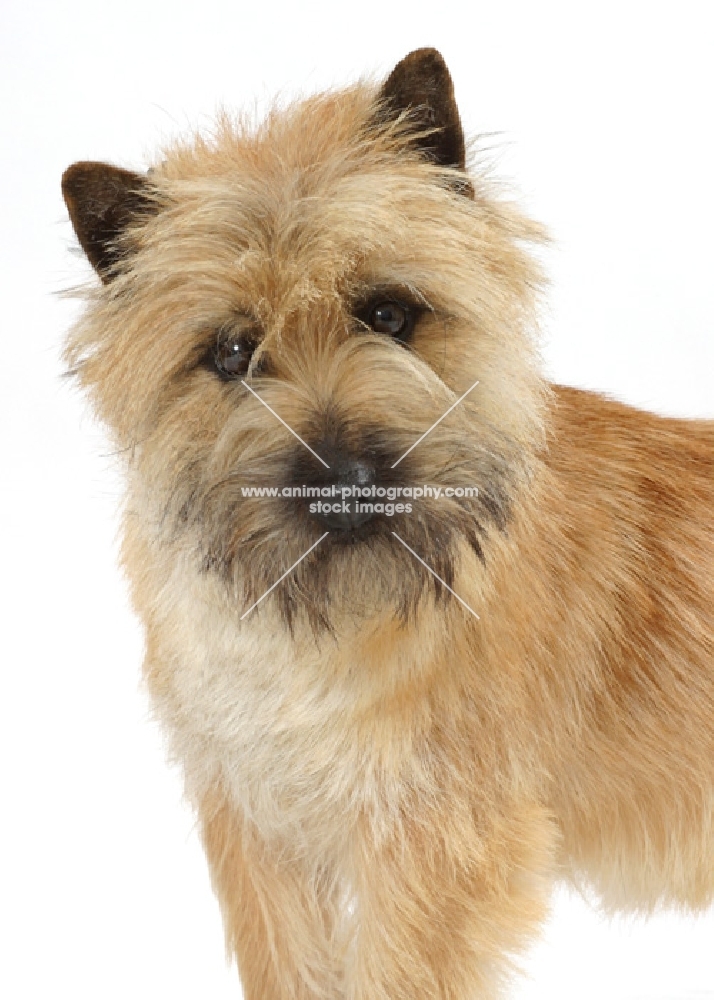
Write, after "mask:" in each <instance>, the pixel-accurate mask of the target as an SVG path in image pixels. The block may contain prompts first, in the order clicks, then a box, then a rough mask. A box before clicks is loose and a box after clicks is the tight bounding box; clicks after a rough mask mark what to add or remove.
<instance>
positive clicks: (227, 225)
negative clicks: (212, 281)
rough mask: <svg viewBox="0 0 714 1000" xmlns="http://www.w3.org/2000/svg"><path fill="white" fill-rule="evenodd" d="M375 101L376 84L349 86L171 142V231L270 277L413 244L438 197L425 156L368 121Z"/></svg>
mask: <svg viewBox="0 0 714 1000" xmlns="http://www.w3.org/2000/svg"><path fill="white" fill-rule="evenodd" d="M373 111H374V93H373V92H372V91H371V90H370V89H369V88H365V87H356V88H354V89H353V90H350V91H346V92H341V93H339V94H329V95H320V96H318V97H317V98H313V99H310V100H307V101H304V102H302V103H300V104H298V105H295V106H291V107H290V108H288V109H285V110H282V111H278V110H276V111H274V112H272V113H271V114H270V115H269V116H268V117H267V118H266V120H265V121H264V122H263V123H261V124H260V125H259V126H257V127H254V128H252V129H251V128H248V127H247V126H245V125H244V124H242V123H240V122H238V123H236V122H235V121H232V120H229V119H227V118H224V119H223V120H221V121H219V124H218V127H217V129H216V131H215V134H214V138H213V140H212V141H211V142H207V141H203V140H198V141H196V143H195V144H194V145H193V146H191V147H187V146H184V147H179V148H177V149H175V150H174V151H173V152H172V153H170V154H169V157H168V159H167V161H166V163H165V166H164V174H165V176H166V177H167V179H168V181H169V186H170V191H169V193H170V194H171V195H172V196H173V200H174V201H175V203H176V206H177V208H176V211H175V212H174V213H173V215H172V219H173V221H174V223H175V234H176V237H177V239H179V240H181V241H182V242H183V241H185V245H186V247H187V248H188V247H189V246H190V242H189V241H191V240H193V241H194V243H195V245H196V246H198V245H199V243H198V240H199V239H200V242H201V246H202V251H201V252H202V253H203V254H204V259H205V258H206V256H207V255H211V254H212V255H214V256H216V257H217V258H218V257H220V258H221V259H223V258H228V257H230V256H231V255H232V260H233V262H234V268H235V269H238V270H241V271H242V272H243V275H244V277H245V279H246V280H250V279H251V276H252V277H254V279H255V280H256V281H258V282H261V283H265V282H266V279H267V278H268V277H270V278H271V282H272V284H273V285H275V284H276V282H277V283H279V284H293V283H294V282H295V279H296V277H299V279H300V282H301V283H304V280H305V279H308V278H309V279H310V280H312V281H314V282H317V283H318V284H320V283H326V282H327V283H331V284H334V282H335V280H339V277H340V275H341V274H343V273H346V272H354V271H355V270H359V268H360V266H361V265H362V264H363V263H364V262H365V261H366V260H369V264H370V267H371V268H375V267H376V268H379V267H380V261H383V264H384V267H385V268H389V266H390V264H391V263H392V262H394V261H396V260H398V259H400V258H403V257H404V255H405V253H406V252H407V251H409V252H410V253H414V252H416V251H417V249H418V243H419V240H418V237H419V230H420V229H422V230H423V229H424V227H425V225H426V224H428V222H429V220H431V221H432V222H433V220H434V218H437V217H439V218H440V224H441V225H442V227H443V224H444V215H443V212H442V213H439V212H438V206H439V205H441V207H442V208H443V203H444V200H445V197H446V195H445V192H444V190H443V188H439V186H438V185H436V184H434V183H433V181H431V180H429V181H427V183H425V179H426V176H425V175H426V172H428V170H429V169H430V168H429V165H428V164H426V163H424V162H423V161H421V162H420V161H419V160H418V158H416V157H409V156H408V155H406V156H405V155H404V154H403V152H402V151H400V150H399V149H398V148H397V147H396V145H395V142H394V137H393V136H391V137H390V136H389V135H385V134H384V133H383V132H380V130H379V129H377V128H373V127H371V121H372V119H373ZM167 235H168V234H167Z"/></svg>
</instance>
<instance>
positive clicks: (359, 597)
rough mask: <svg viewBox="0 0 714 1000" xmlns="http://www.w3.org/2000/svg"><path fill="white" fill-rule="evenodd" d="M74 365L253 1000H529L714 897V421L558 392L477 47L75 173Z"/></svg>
mask: <svg viewBox="0 0 714 1000" xmlns="http://www.w3.org/2000/svg"><path fill="white" fill-rule="evenodd" d="M62 187H63V194H64V198H65V201H66V204H67V208H68V211H69V215H70V218H71V221H72V224H73V227H74V230H75V232H76V235H77V238H78V240H79V243H80V245H81V247H82V248H83V250H84V251H85V253H86V256H87V257H88V259H89V261H90V262H91V264H92V265H93V267H94V269H95V270H96V272H97V274H98V276H99V278H100V279H101V280H100V281H99V282H97V283H96V284H95V285H93V286H92V287H91V288H90V289H88V290H87V293H86V297H87V304H86V308H85V310H84V312H83V315H82V317H81V318H80V320H79V321H78V323H77V324H76V326H75V327H74V329H73V330H72V331H71V333H70V336H69V340H68V343H67V347H66V360H67V364H68V366H69V369H70V371H71V372H72V373H73V374H74V376H75V378H76V380H77V382H78V383H79V385H80V386H81V387H82V388H83V390H84V391H85V392H86V393H87V394H88V397H89V399H90V401H91V404H92V405H93V408H94V410H95V412H96V413H97V415H98V416H99V418H101V420H102V421H103V422H104V424H105V425H106V426H107V427H108V428H109V430H110V432H111V435H112V437H113V440H114V441H115V442H116V446H117V448H118V450H119V452H120V454H121V456H122V459H123V462H124V466H125V474H126V503H125V509H124V518H123V549H122V553H123V555H122V560H123V566H124V569H125V571H126V574H127V576H128V580H129V583H130V587H131V594H132V599H133V604H134V607H135V609H136V612H137V614H138V615H139V617H140V619H141V621H142V622H143V625H144V629H145V635H146V659H145V666H144V674H145V678H146V682H147V686H148V690H149V693H150V699H151V703H152V706H153V709H154V711H155V713H156V715H157V717H158V719H159V720H160V722H161V724H162V726H163V727H164V730H165V732H166V733H167V734H168V737H169V741H170V747H171V754H172V756H173V757H174V758H175V759H176V760H178V761H179V762H180V764H181V766H182V768H183V773H184V775H185V783H186V791H187V795H188V797H189V799H190V801H191V802H192V803H193V805H194V806H195V809H196V810H197V814H198V817H199V821H200V828H201V832H202V837H203V843H204V845H205V851H206V855H207V859H208V865H209V868H210V873H211V878H212V883H213V886H214V888H215V892H216V894H217V897H218V900H219V902H220V906H221V910H222V914H223V920H224V925H225V932H226V940H227V945H228V949H229V952H230V954H231V955H232V956H234V957H235V959H236V960H237V964H238V969H239V973H240V977H241V980H242V984H243V989H244V993H245V996H246V998H247V1000H288V998H290V1000H298V998H300V1000H307V998H310V1000H315V998H321V1000H337V998H344V1000H415V998H417V997H418V998H420V1000H426V998H433V1000H437V998H438V1000H466V998H476V997H478V998H492V997H495V996H499V995H502V992H503V990H504V988H505V987H506V985H507V982H508V979H509V977H510V975H511V974H512V972H513V969H514V967H515V966H514V962H515V961H517V956H518V954H519V952H521V951H522V950H523V949H524V948H525V947H527V945H528V944H529V943H530V942H531V941H532V940H533V938H534V937H535V936H536V935H537V933H538V929H539V927H540V925H541V923H542V921H543V920H544V918H545V916H546V914H547V912H548V903H549V898H550V894H551V890H552V887H553V885H554V883H555V882H556V881H557V880H560V879H565V880H569V881H570V882H571V883H575V884H577V885H578V886H586V887H588V889H589V891H593V892H595V893H597V895H598V897H599V899H600V900H601V902H602V905H603V906H604V907H605V908H606V909H609V910H616V909H621V908H626V909H629V910H637V911H640V912H649V911H651V910H652V909H653V908H654V907H655V905H658V904H665V905H667V904H669V905H676V906H679V907H685V908H690V909H698V908H702V907H705V906H707V905H708V904H709V902H710V901H711V900H712V897H713V895H714V422H711V421H709V422H708V421H688V420H675V419H665V418H662V417H659V416H655V415H651V414H648V413H645V412H641V411H639V410H636V409H632V408H630V407H628V406H625V405H623V404H621V403H618V402H614V401H612V400H610V399H608V398H605V397H603V396H601V395H597V394H594V393H590V392H585V391H582V390H577V389H573V388H567V387H565V386H560V385H553V384H549V383H548V382H547V381H546V379H545V378H544V376H543V374H542V372H541V368H540V365H539V360H538V323H537V317H538V309H539V305H540V302H541V298H542V294H543V289H544V277H543V274H542V273H541V268H540V265H539V263H538V248H539V245H540V244H541V243H542V242H543V241H544V240H545V239H546V238H547V237H546V234H545V232H544V230H543V229H542V228H541V227H540V226H539V225H537V224H536V223H534V222H532V221H530V220H529V219H527V218H526V217H525V216H524V215H523V214H522V212H521V211H519V209H518V208H517V207H516V206H514V205H513V204H510V203H508V202H506V201H505V200H504V199H503V198H502V197H500V195H499V194H498V193H497V192H496V191H495V190H494V189H493V187H492V184H491V182H490V181H489V179H488V178H487V177H486V176H484V175H483V172H482V171H479V170H478V169H476V168H472V169H469V168H468V167H467V158H466V144H465V140H464V134H463V129H462V125H461V121H460V117H459V112H458V109H457V105H456V103H455V98H454V89H453V83H452V80H451V77H450V75H449V72H448V69H447V67H446V65H445V63H444V60H443V59H442V57H441V55H440V54H439V53H438V52H437V51H436V50H434V49H420V50H417V51H415V52H412V53H411V54H410V55H408V56H407V57H406V58H405V59H403V60H402V61H401V62H400V63H398V65H397V66H396V67H395V68H394V70H393V71H392V72H391V74H390V75H389V76H388V77H387V78H386V79H385V80H384V81H383V82H381V83H380V84H374V83H371V82H364V81H363V82H360V83H358V84H356V85H354V86H351V87H348V88H346V89H343V90H340V91H335V92H328V93H323V94H320V95H317V96H314V97H311V98H309V99H306V100H302V101H298V102H296V103H293V104H290V105H288V106H283V107H280V106H276V107H275V108H274V109H273V110H272V111H271V112H270V113H269V114H268V115H267V117H266V118H265V120H263V121H262V122H260V123H257V124H256V123H251V122H249V121H247V120H246V119H240V118H238V119H236V118H233V117H231V116H229V115H227V114H223V115H222V116H221V117H220V118H219V120H218V122H217V124H216V127H215V131H214V132H213V133H212V134H211V135H210V136H206V135H200V134H198V135H195V136H192V137H189V138H188V139H186V140H180V141H177V142H176V143H175V144H173V145H171V146H170V147H168V148H166V149H164V150H163V151H161V153H160V154H159V155H158V157H157V159H156V162H155V164H154V166H153V167H151V168H150V169H149V171H148V172H147V173H134V172H132V171H127V170H124V169H120V168H117V167H114V166H109V165H106V164H101V163H86V162H83V163H77V164H74V165H73V166H71V167H70V168H69V169H68V170H67V171H66V172H65V174H64V177H63V183H62Z"/></svg>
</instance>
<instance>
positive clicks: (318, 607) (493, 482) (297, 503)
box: [164, 427, 519, 632]
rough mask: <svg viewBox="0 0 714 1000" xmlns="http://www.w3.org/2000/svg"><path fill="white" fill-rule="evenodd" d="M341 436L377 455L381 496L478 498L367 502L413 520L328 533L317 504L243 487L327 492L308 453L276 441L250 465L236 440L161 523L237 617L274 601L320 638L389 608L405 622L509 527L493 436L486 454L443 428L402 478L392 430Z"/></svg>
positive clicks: (188, 474)
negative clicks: (417, 492) (395, 491)
mask: <svg viewBox="0 0 714 1000" xmlns="http://www.w3.org/2000/svg"><path fill="white" fill-rule="evenodd" d="M339 436H340V435H338V437H339ZM415 436H416V435H415ZM343 437H344V435H343ZM348 437H349V445H350V450H351V453H354V454H367V455H371V456H373V457H374V456H376V482H377V484H378V485H379V486H384V487H396V486H402V487H403V486H412V487H413V486H424V485H425V484H434V485H438V486H439V487H441V488H442V491H443V489H444V488H445V487H447V486H453V487H464V486H471V487H473V486H475V487H476V488H477V490H478V493H477V495H476V496H473V497H464V498H456V497H452V498H445V497H444V496H443V494H442V496H441V497H440V498H439V499H435V498H433V497H425V498H421V499H419V500H409V498H408V497H400V496H397V497H395V498H394V499H390V498H388V497H387V496H383V497H370V498H363V499H361V501H360V502H368V503H384V504H386V503H394V504H396V503H397V502H402V503H411V505H412V511H411V513H394V514H392V515H391V516H390V515H388V514H386V513H376V514H375V515H374V516H373V518H372V519H371V520H369V521H368V522H367V523H366V524H365V525H362V526H360V527H359V528H358V529H357V530H354V531H335V530H329V528H328V526H327V525H324V524H321V523H320V522H319V521H317V520H315V518H314V517H313V516H311V515H310V514H309V511H308V505H309V504H310V503H311V502H315V501H314V497H313V498H310V497H306V498H303V497H299V498H297V497H292V498H290V499H288V498H284V497H282V496H273V497H269V496H264V497H247V496H244V494H243V491H244V489H245V488H247V487H258V488H260V487H267V488H271V487H278V489H279V490H280V489H281V488H282V487H284V486H289V487H293V486H294V487H299V488H301V487H303V486H306V485H307V486H309V485H310V484H314V483H319V482H320V481H324V471H323V470H322V469H321V467H320V466H319V464H318V463H317V461H316V460H315V459H314V458H313V457H312V456H311V455H310V453H309V452H308V451H307V449H302V448H301V447H300V446H297V445H296V449H297V450H292V449H291V450H290V451H287V450H286V449H285V442H284V439H283V441H282V442H281V447H280V449H278V450H275V451H272V452H271V453H270V454H269V455H267V456H265V455H264V454H263V455H255V454H252V455H251V453H250V451H251V450H250V449H247V450H246V451H243V452H242V451H241V442H240V439H239V438H238V439H236V441H235V442H234V444H233V447H232V448H231V452H232V454H231V456H230V459H229V460H226V456H225V455H224V456H223V460H222V461H221V462H220V463H216V461H215V456H213V460H206V462H205V463H201V462H199V461H198V460H195V461H194V462H192V463H191V464H190V465H188V466H187V467H186V468H185V471H184V473H183V475H182V476H181V477H179V479H178V480H177V482H176V483H175V484H174V489H173V490H172V493H171V497H170V499H169V501H168V502H167V503H166V507H165V510H164V524H165V525H166V526H168V527H169V533H170V535H171V536H172V537H173V538H174V539H178V538H179V537H180V538H181V539H182V540H183V541H184V542H185V541H187V540H188V541H189V544H190V546H191V548H192V550H193V551H194V552H195V558H196V565H197V568H198V569H199V571H200V572H203V573H211V574H215V575H217V576H218V577H219V578H220V579H222V580H223V582H224V583H225V585H226V587H227V588H228V589H229V591H230V594H231V595H232V598H233V599H234V600H235V604H236V614H237V617H240V616H241V615H242V614H244V613H245V612H246V611H247V610H248V609H250V608H251V607H252V606H253V605H255V604H256V602H260V603H258V604H257V606H256V607H255V608H254V610H253V611H251V614H259V613H260V611H261V608H262V607H265V606H267V605H268V602H270V603H272V605H273V607H274V608H277V609H278V611H279V613H280V615H281V616H282V618H283V620H284V622H285V624H286V625H287V626H288V628H290V629H292V628H293V627H294V624H295V622H296V621H297V620H298V619H299V618H301V617H304V618H305V619H306V620H307V621H308V623H309V625H310V626H311V628H312V629H313V631H316V632H319V631H322V630H325V629H334V628H335V627H336V626H337V625H338V624H339V622H341V621H345V620H346V619H347V620H350V621H359V620H360V619H368V618H370V617H373V616H374V615H375V614H378V613H380V612H384V611H385V610H387V609H391V611H392V612H393V614H394V615H395V616H396V617H397V618H399V619H401V620H403V621H405V622H406V621H407V620H409V619H410V618H411V617H413V616H414V615H416V613H417V609H418V607H419V605H420V603H421V602H423V601H428V600H431V601H434V602H436V603H437V604H440V603H445V602H448V601H449V600H451V599H452V593H451V591H450V589H449V588H453V585H454V580H455V577H456V574H457V571H458V567H459V561H460V559H461V558H462V557H463V554H464V552H465V551H471V552H473V553H475V554H476V555H477V556H478V558H479V559H481V560H484V559H485V558H486V555H485V549H486V539H487V535H488V532H489V530H492V529H494V528H495V529H498V530H503V529H504V528H505V526H506V524H507V521H508V518H509V512H510V505H511V496H512V490H513V486H514V482H515V480H516V479H517V478H518V472H519V470H518V463H517V462H516V461H514V460H511V461H509V460H508V459H507V458H506V457H505V456H507V455H509V453H510V454H513V452H514V449H513V447H509V443H508V442H506V441H504V440H502V439H500V440H498V448H494V447H493V441H494V440H496V439H497V435H495V432H494V431H493V429H490V434H489V435H488V437H489V439H490V440H491V442H492V444H491V446H490V447H489V446H487V445H486V444H485V443H484V438H483V436H482V438H481V443H479V442H478V441H475V440H467V439H465V436H464V434H463V428H461V429H460V430H454V431H452V432H449V431H447V430H446V429H443V428H440V429H439V433H438V438H437V437H436V435H435V440H434V441H432V442H426V441H425V442H423V443H422V444H421V445H419V454H418V455H416V454H415V455H409V456H407V457H406V458H405V459H404V461H402V462H400V463H399V465H398V466H397V468H392V465H393V464H394V463H395V462H396V460H397V459H398V458H399V457H400V454H403V451H404V449H403V448H402V445H403V441H402V440H393V434H392V431H391V430H385V429H383V428H377V427H372V428H361V429H360V431H359V432H358V433H356V432H355V430H354V429H351V431H350V434H349V435H348ZM313 440H314V439H313ZM246 452H247V453H246ZM336 499H339V497H337V498H336ZM353 502H354V498H353ZM327 531H329V533H328V534H326V535H325V532H327ZM322 535H325V537H323V538H322V540H321V541H319V543H318V544H317V545H316V546H315V548H314V549H312V551H310V552H309V553H308V550H309V549H311V546H313V545H315V543H316V542H318V540H319V539H320V538H321V536H322ZM397 536H398V537H397ZM410 550H411V551H410ZM305 553H308V554H307V555H305ZM303 557H304V558H303ZM417 557H418V558H417ZM420 560H423V562H420ZM424 564H426V566H425V565H424ZM427 566H428V567H429V568H428V569H427V568H426V567H427ZM291 567H292V568H291ZM288 570H289V571H290V572H288ZM430 571H431V572H430ZM282 577H284V578H283V579H281V578H282ZM278 581H280V582H279V583H278ZM276 584H277V586H276ZM444 584H446V586H444ZM268 591H270V593H269V594H268V596H267V597H265V599H264V601H261V598H263V597H264V595H265V594H266V593H267V592H268Z"/></svg>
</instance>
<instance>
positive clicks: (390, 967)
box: [345, 805, 556, 1000]
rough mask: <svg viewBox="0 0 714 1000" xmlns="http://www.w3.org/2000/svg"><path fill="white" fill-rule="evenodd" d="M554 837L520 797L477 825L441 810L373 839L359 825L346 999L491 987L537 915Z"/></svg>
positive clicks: (441, 999)
mask: <svg viewBox="0 0 714 1000" xmlns="http://www.w3.org/2000/svg"><path fill="white" fill-rule="evenodd" d="M461 818H462V819H463V814H462V817H461ZM434 819H435V820H436V819H437V817H436V816H435V817H434ZM555 841H556V833H555V829H554V827H553V825H552V822H551V820H550V818H549V816H548V815H547V814H546V812H545V811H544V810H541V809H540V808H539V807H537V806H526V805H521V806H514V807H513V809H512V811H511V812H510V814H506V815H504V816H503V817H501V818H500V819H499V820H498V821H497V822H495V823H494V822H491V821H489V825H488V828H484V829H481V830H477V829H476V826H475V825H473V826H472V825H471V824H470V823H469V822H467V823H465V824H460V822H459V819H458V817H457V816H456V814H455V813H449V812H448V811H447V812H444V813H443V814H442V815H441V817H440V821H439V822H434V823H433V824H432V823H430V822H429V821H428V820H426V821H425V819H424V816H415V817H414V820H413V821H405V822H404V823H402V824H400V829H399V830H398V831H395V832H394V833H393V834H390V835H389V836H388V837H387V838H386V839H385V840H384V841H383V842H382V843H380V844H376V843H375V841H374V838H373V837H370V835H369V834H367V833H365V835H364V837H363V838H362V839H361V841H360V843H359V845H358V849H357V856H356V869H357V874H356V878H357V900H358V902H357V907H358V913H357V916H358V919H357V928H356V935H355V939H354V941H353V950H352V953H351V955H350V959H349V961H348V965H347V974H346V988H345V994H346V996H347V997H348V1000H491V998H493V997H496V996H499V995H500V987H501V986H502V985H503V982H504V975H507V974H508V972H509V959H508V956H509V955H513V954H514V953H515V952H517V951H518V950H520V949H522V948H523V947H524V945H526V944H527V943H528V942H529V940H530V939H531V938H532V936H533V935H534V933H535V931H536V930H537V928H538V926H539V924H540V923H541V921H542V920H543V918H544V917H545V915H546V912H547V905H548V899H549V894H550V892H549V891H550V886H551V874H552V870H553V855H554V845H555Z"/></svg>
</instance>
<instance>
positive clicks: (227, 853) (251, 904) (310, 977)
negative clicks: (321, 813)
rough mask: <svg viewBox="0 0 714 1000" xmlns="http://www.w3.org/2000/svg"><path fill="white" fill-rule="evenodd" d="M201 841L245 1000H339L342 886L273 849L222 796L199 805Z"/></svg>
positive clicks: (342, 958) (342, 961)
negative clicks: (338, 930) (338, 929)
mask: <svg viewBox="0 0 714 1000" xmlns="http://www.w3.org/2000/svg"><path fill="white" fill-rule="evenodd" d="M199 813H200V818H201V826H202V834H203V843H204V847H205V850H206V855H207V858H208V863H209V868H210V872H211V880H212V882H213V887H214V890H215V892H216V895H217V896H218V900H219V902H220V905H221V912H222V915H223V923H224V928H225V933H226V944H227V948H228V951H229V953H230V954H231V956H232V957H234V958H235V959H236V961H237V963H238V970H239V973H240V978H241V982H242V985H243V993H244V996H245V1000H340V998H341V997H342V996H343V993H342V975H343V968H344V956H343V955H340V954H339V947H338V946H337V944H336V937H337V936H336V934H335V919H336V915H337V913H338V906H339V893H338V892H337V889H338V888H339V887H338V886H337V885H336V883H335V882H334V881H332V880H331V879H330V877H329V872H324V871H320V870H316V869H308V867H307V866H306V865H305V864H304V863H303V862H302V861H300V860H299V859H297V858H295V857H291V856H290V854H289V852H286V851H281V850H278V849H276V848H271V847H270V846H268V845H266V844H265V843H264V842H262V841H261V840H260V838H259V837H258V835H257V834H256V832H255V831H254V830H253V829H252V828H251V827H250V826H248V825H247V824H245V823H244V822H243V821H242V820H241V817H240V814H239V813H238V811H237V810H236V809H235V808H234V807H233V806H232V805H231V804H230V803H229V802H227V801H226V800H225V799H224V798H222V797H221V796H220V795H217V796H215V797H214V796H209V797H207V798H206V799H204V801H203V802H202V803H201V806H200V809H199Z"/></svg>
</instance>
